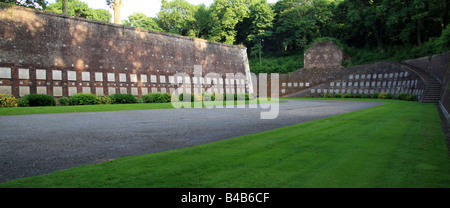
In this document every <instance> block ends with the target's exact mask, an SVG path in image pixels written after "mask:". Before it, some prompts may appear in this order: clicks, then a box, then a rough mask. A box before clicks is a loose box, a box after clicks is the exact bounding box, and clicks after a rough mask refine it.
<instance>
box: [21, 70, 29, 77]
mask: <svg viewBox="0 0 450 208" xmlns="http://www.w3.org/2000/svg"><path fill="white" fill-rule="evenodd" d="M19 79H30V70H29V69H19Z"/></svg>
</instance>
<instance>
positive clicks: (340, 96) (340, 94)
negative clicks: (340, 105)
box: [334, 93, 344, 98]
mask: <svg viewBox="0 0 450 208" xmlns="http://www.w3.org/2000/svg"><path fill="white" fill-rule="evenodd" d="M334 97H335V98H343V97H344V95H343V94H342V93H336V94H334Z"/></svg>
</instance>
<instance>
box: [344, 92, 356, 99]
mask: <svg viewBox="0 0 450 208" xmlns="http://www.w3.org/2000/svg"><path fill="white" fill-rule="evenodd" d="M354 97H355V95H353V94H352V93H345V94H344V98H354Z"/></svg>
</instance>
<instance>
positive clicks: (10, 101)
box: [0, 94, 18, 108]
mask: <svg viewBox="0 0 450 208" xmlns="http://www.w3.org/2000/svg"><path fill="white" fill-rule="evenodd" d="M0 104H1V106H0V107H2V108H5V107H17V106H18V100H17V99H16V98H15V97H14V96H12V95H9V94H0Z"/></svg>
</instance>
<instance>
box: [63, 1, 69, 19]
mask: <svg viewBox="0 0 450 208" xmlns="http://www.w3.org/2000/svg"><path fill="white" fill-rule="evenodd" d="M62 11H63V14H64V15H69V9H68V8H67V0H63V3H62Z"/></svg>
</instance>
